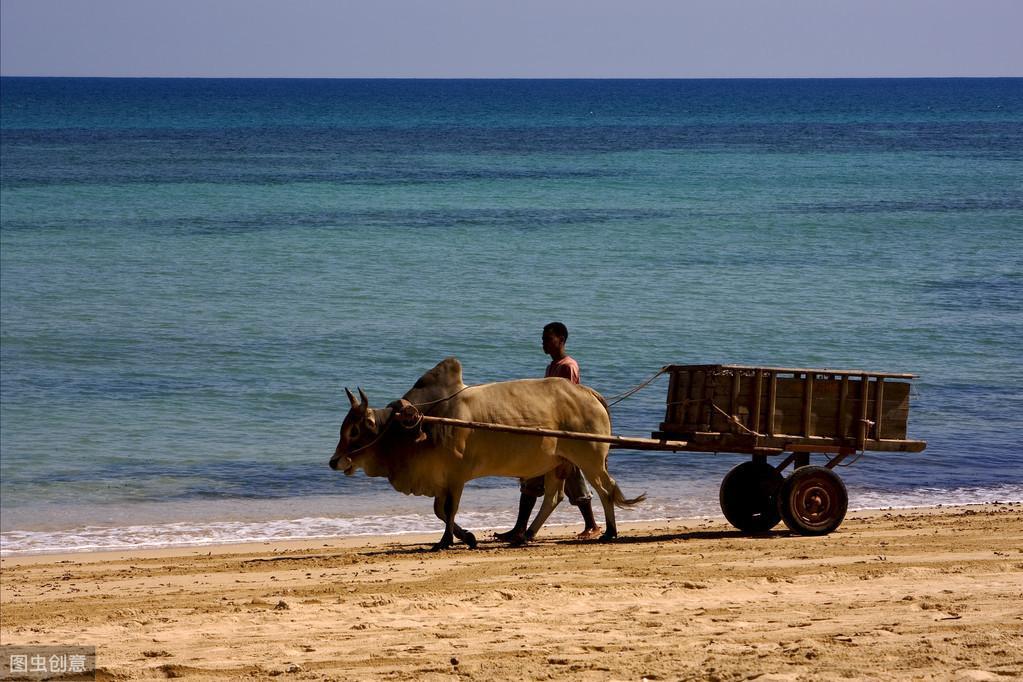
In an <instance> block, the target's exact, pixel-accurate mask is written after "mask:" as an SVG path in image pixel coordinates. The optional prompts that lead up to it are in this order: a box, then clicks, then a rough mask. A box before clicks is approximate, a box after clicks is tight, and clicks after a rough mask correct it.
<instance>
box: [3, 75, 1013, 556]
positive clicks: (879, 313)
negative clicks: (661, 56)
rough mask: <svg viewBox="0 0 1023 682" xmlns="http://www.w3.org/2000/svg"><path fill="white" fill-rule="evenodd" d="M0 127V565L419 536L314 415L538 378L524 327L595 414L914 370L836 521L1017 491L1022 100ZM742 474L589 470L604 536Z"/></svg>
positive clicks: (339, 86)
mask: <svg viewBox="0 0 1023 682" xmlns="http://www.w3.org/2000/svg"><path fill="white" fill-rule="evenodd" d="M0 125H2V128H0V133H2V137H0V154H2V157H0V158H2V164H0V180H2V185H0V219H2V224H0V249H2V250H0V258H2V261H0V265H2V269H0V283H2V309H0V361H2V362H0V432H2V438H0V473H2V483H0V493H2V495H0V506H2V512H3V513H2V522H0V525H2V528H0V530H2V532H3V535H2V538H3V551H4V552H5V553H6V552H24V551H43V550H57V549H77V548H90V547H117V546H157V545H165V544H175V543H183V542H188V543H203V542H215V541H231V540H243V539H258V538H265V537H304V536H316V535H345V534H353V533H368V532H374V533H378V532H401V531H416V530H428V531H433V530H437V521H436V520H435V519H434V518H433V516H432V506H431V504H430V502H429V501H428V500H425V499H422V498H407V497H404V496H401V495H399V494H398V493H396V492H394V491H392V490H391V489H390V487H389V486H388V484H387V482H386V481H385V480H382V479H376V480H371V479H367V478H365V477H363V476H362V475H359V476H358V477H355V478H345V477H343V476H341V475H340V474H338V473H337V472H333V471H331V470H329V469H328V468H327V459H328V458H329V456H330V454H331V453H332V451H333V448H334V445H335V439H336V434H337V427H338V425H339V423H340V420H341V417H342V416H343V412H344V409H345V408H346V406H347V401H346V399H345V398H344V391H343V388H344V387H345V386H351V387H354V386H357V385H358V386H362V387H363V389H364V390H366V392H367V393H368V394H369V396H370V399H371V402H372V403H375V404H384V403H386V402H389V401H390V400H392V399H394V398H396V397H398V396H399V395H400V394H401V393H403V392H404V391H405V390H407V388H409V387H410V386H411V384H412V383H413V382H414V381H415V379H416V378H417V377H418V376H419V375H420V374H421V373H422V372H423V371H425V370H426V369H428V368H429V367H431V366H432V365H433V364H434V363H436V362H437V361H439V360H440V359H442V358H443V357H445V356H447V355H455V356H457V357H459V358H460V359H461V361H462V363H463V366H464V369H465V375H466V381H467V382H468V383H480V382H486V381H495V380H503V379H511V378H518V377H523V376H537V375H540V374H541V373H542V371H543V368H544V366H545V364H546V357H545V356H544V355H543V353H542V351H541V350H540V342H539V341H540V330H541V328H542V326H543V325H544V324H545V323H546V322H549V321H551V320H554V319H560V320H562V321H564V322H565V323H566V324H567V325H568V327H569V329H570V332H571V334H570V338H569V351H570V352H571V353H572V355H573V356H574V357H576V358H577V359H578V360H579V362H580V364H581V366H582V372H583V381H584V382H585V383H588V384H590V385H592V386H594V387H595V388H597V389H598V390H600V391H602V392H604V393H605V394H608V395H610V394H616V393H619V392H621V391H624V390H626V389H628V388H630V387H632V386H634V385H635V384H637V383H639V382H640V381H642V380H643V379H645V378H646V377H648V376H649V375H651V374H652V373H654V372H655V371H656V370H657V369H658V368H659V367H660V366H661V365H663V364H666V363H711V362H725V363H746V364H772V365H790V366H791V365H795V366H821V367H837V368H860V369H866V370H874V371H893V372H903V371H905V372H913V373H916V374H918V375H920V378H919V379H918V380H917V381H916V382H915V389H914V394H913V398H912V400H913V406H912V412H911V419H910V434H911V436H912V437H915V438H919V439H923V440H927V441H928V443H929V447H928V449H927V450H926V451H925V452H924V453H921V454H918V455H906V454H883V453H868V454H867V455H866V456H864V457H863V458H862V459H861V460H859V461H858V462H857V463H856V464H855V465H854V466H851V467H848V468H845V469H843V470H842V476H843V478H844V480H845V481H846V483H847V485H848V487H849V492H850V500H851V505H852V506H854V507H880V506H889V505H896V506H902V505H910V504H938V503H943V504H944V503H957V502H966V501H992V500H1003V501H1007V500H1014V501H1020V500H1023V459H1021V457H1020V454H1019V445H1018V441H1019V438H1020V435H1021V434H1023V417H1021V415H1023V392H1021V389H1020V386H1021V384H1023V381H1021V380H1023V363H1021V359H1023V343H1021V341H1020V339H1021V334H1023V267H1021V260H1023V234H1021V230H1023V80H1020V79H998V80H985V79H970V80H955V79H953V80H849V81H846V80H834V81H828V80H822V81H816V80H811V81H305V80H297V81H289V80H273V81H259V80H256V81H251V80H223V81H220V80H189V79H182V80H159V79H154V80H118V79H12V78H4V79H2V83H0ZM665 390H666V381H664V380H663V379H662V380H659V381H658V382H655V383H654V384H653V385H652V386H651V387H650V388H648V389H646V390H645V391H643V392H641V393H639V394H637V395H636V396H635V397H634V398H632V399H630V400H628V401H626V402H623V403H621V404H619V405H618V406H616V408H615V412H614V419H615V431H616V432H617V433H622V434H628V435H648V433H649V432H650V431H651V430H653V429H655V428H657V425H658V423H659V422H660V420H661V417H662V415H663V409H664V408H663V403H664V395H665ZM739 461H741V460H740V459H738V458H736V457H734V456H720V457H714V456H705V455H693V454H687V455H674V454H670V453H668V454H657V453H632V452H621V451H615V452H613V453H612V460H611V470H612V473H613V474H614V475H615V476H616V478H618V479H619V481H620V483H621V484H622V488H623V490H625V492H626V493H627V494H629V495H632V494H635V493H638V492H641V491H643V490H646V491H648V493H649V494H650V502H649V503H648V504H646V505H644V506H643V507H641V508H639V509H637V510H636V511H634V512H631V513H623V515H622V516H623V519H624V520H630V519H639V518H665V517H690V516H699V515H716V514H717V513H718V511H717V501H716V499H717V492H716V490H717V485H718V484H719V482H720V480H721V477H722V476H723V474H724V472H726V471H727V470H728V468H729V467H730V466H733V465H734V464H736V463H738V462H739ZM516 497H517V491H516V487H515V485H514V483H513V482H511V481H501V480H489V479H488V480H485V481H481V482H479V483H478V484H476V485H475V486H474V487H473V488H472V489H471V490H470V491H469V492H468V494H467V499H466V501H465V503H464V504H463V506H462V509H463V511H462V512H461V517H463V518H462V521H464V525H466V526H468V527H494V526H499V525H504V524H506V523H510V521H511V518H512V514H513V509H514V506H515V499H516ZM554 521H555V522H559V523H576V522H577V521H578V517H577V513H576V512H575V510H574V509H572V508H570V507H568V506H567V505H566V509H562V510H559V512H558V513H557V515H556V517H555V519H554Z"/></svg>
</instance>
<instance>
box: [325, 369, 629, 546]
mask: <svg viewBox="0 0 1023 682" xmlns="http://www.w3.org/2000/svg"><path fill="white" fill-rule="evenodd" d="M345 392H346V393H347V394H348V400H349V402H350V403H351V409H350V410H349V411H348V414H347V415H346V416H345V418H344V421H343V422H342V424H341V434H340V440H339V441H338V444H337V448H335V450H334V456H333V457H331V459H330V466H331V468H332V469H335V470H341V471H343V472H344V473H345V475H348V476H351V475H352V474H354V473H355V471H356V470H357V469H362V470H363V471H364V472H365V473H366V475H367V476H386V477H387V480H388V481H390V483H391V485H392V486H393V487H394V489H395V490H397V491H399V492H403V493H405V494H406V495H410V494H411V495H426V496H429V497H433V498H434V502H433V510H434V513H435V514H436V515H437V517H438V518H439V519H441V520H442V521H444V524H445V526H444V535H443V536H442V537H441V539H440V541H439V542H438V543H437V544H435V545H434V546H433V549H435V550H438V549H446V548H447V547H450V546H451V544H452V542H453V538H455V537H457V538H458V539H460V540H462V541H463V542H465V543H466V544H467V545H469V547H475V546H476V538H475V536H473V534H472V533H470V532H469V531H467V530H465V529H463V528H461V527H460V526H458V524H456V523H455V514H456V513H457V512H458V503H459V500H460V499H461V497H462V489H463V488H464V487H465V484H466V482H468V481H471V480H472V479H474V478H482V477H484V476H514V477H518V478H531V477H534V476H540V475H544V499H543V504H541V506H540V511H539V512H538V513H537V516H536V519H535V520H534V521H533V523H532V525H530V527H529V529H528V531H527V534H526V538H520V539H519V542H518V543H516V544H520V543H521V542H524V541H525V540H526V539H528V538H532V537H534V536H535V535H536V533H537V531H539V530H540V528H541V527H542V526H543V524H544V522H545V521H546V520H547V517H548V516H550V514H551V512H552V511H554V508H555V507H556V506H557V505H558V503H559V502H561V500H562V498H563V497H564V494H563V492H562V488H563V483H564V480H563V475H560V474H559V473H558V469H559V468H561V469H564V466H561V467H559V465H564V464H565V463H566V462H570V463H572V464H574V465H576V466H577V467H579V468H580V469H581V470H582V472H583V475H584V476H585V477H586V480H588V481H589V482H590V485H591V486H593V489H594V490H596V491H597V494H598V495H599V496H600V501H601V503H602V504H603V506H604V517H605V523H606V527H607V530H606V531H605V532H604V535H603V536H602V537H601V540H603V541H609V540H612V539H614V538H615V537H616V536H617V535H618V529H617V526H616V524H615V512H614V508H615V506H619V507H630V506H632V505H634V504H637V503H639V502H641V501H643V500H644V499H645V497H646V496H645V495H640V496H639V497H636V498H634V499H631V500H630V499H626V498H625V496H624V495H623V494H622V491H621V490H620V489H619V488H618V484H617V483H615V480H614V479H613V478H611V475H610V474H608V472H607V452H608V445H607V443H595V442H591V441H584V440H568V439H558V438H553V437H547V436H530V435H520V434H510V433H501V432H496V431H486V430H482V429H468V428H462V427H455V426H448V425H440V424H432V425H428V426H426V427H425V433H424V432H423V431H422V430H420V429H406V428H403V425H402V424H401V423H400V420H399V419H397V418H396V415H397V414H398V409H399V407H400V406H401V405H404V403H402V402H401V401H395V402H394V403H391V404H390V405H388V406H387V407H384V408H378V409H372V408H370V406H369V399H368V398H367V397H366V394H365V393H364V392H363V391H362V389H361V388H360V389H359V396H360V399H356V397H355V396H354V395H353V394H352V392H351V391H349V390H348V389H345ZM403 400H405V401H408V402H409V403H412V404H413V405H416V406H417V407H420V408H422V411H423V412H424V413H425V414H430V415H433V416H439V417H448V418H454V419H464V420H471V421H479V422H488V423H495V424H509V425H512V426H529V427H539V428H546V429H557V430H564V431H580V432H585V433H593V434H600V435H608V434H610V433H611V418H610V414H609V412H608V408H607V403H606V402H604V399H603V398H602V397H601V396H600V394H599V393H597V392H596V391H594V390H593V389H591V388H587V387H586V386H580V385H576V384H573V383H572V382H570V381H566V380H564V379H560V378H553V379H523V380H519V381H506V382H499V383H492V384H483V385H479V386H466V385H465V384H463V383H462V366H461V364H459V362H458V360H456V359H455V358H447V359H446V360H444V361H442V362H440V363H439V364H438V365H437V366H436V367H434V368H433V369H431V370H430V371H429V372H427V373H426V374H424V375H423V376H422V377H420V379H419V381H417V382H416V384H415V386H414V387H413V388H412V389H411V390H410V391H408V392H407V393H406V394H405V395H404V396H403Z"/></svg>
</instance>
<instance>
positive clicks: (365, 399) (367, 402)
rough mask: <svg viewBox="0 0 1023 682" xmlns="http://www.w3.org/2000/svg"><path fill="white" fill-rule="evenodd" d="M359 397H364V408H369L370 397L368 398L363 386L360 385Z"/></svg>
mask: <svg viewBox="0 0 1023 682" xmlns="http://www.w3.org/2000/svg"><path fill="white" fill-rule="evenodd" d="M359 397H360V398H362V409H364V410H366V409H369V398H367V397H366V394H365V393H363V392H362V387H361V386H359Z"/></svg>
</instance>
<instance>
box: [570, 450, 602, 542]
mask: <svg viewBox="0 0 1023 682" xmlns="http://www.w3.org/2000/svg"><path fill="white" fill-rule="evenodd" d="M565 494H566V495H568V501H569V502H571V503H572V504H574V505H575V506H577V507H579V513H580V514H582V517H583V522H584V523H585V524H586V527H585V528H583V532H581V533H579V535H577V536H576V537H577V538H579V539H580V540H589V539H591V538H595V537H597V536H598V535H600V531H601V530H603V529H602V528H601V527H600V526H598V525H597V520H596V519H595V518H593V503H592V501H591V497H590V489H589V488H588V487H586V480H585V479H584V478H583V472H582V471H580V470H579V467H572V473H570V474H569V475H568V478H566V479H565Z"/></svg>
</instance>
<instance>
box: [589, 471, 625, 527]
mask: <svg viewBox="0 0 1023 682" xmlns="http://www.w3.org/2000/svg"><path fill="white" fill-rule="evenodd" d="M579 468H580V469H582V472H583V476H585V477H586V480H587V481H589V483H590V485H591V486H593V489H594V490H596V491H597V495H598V496H599V497H600V504H601V505H602V506H603V507H604V534H603V535H601V536H600V540H601V542H610V541H611V540H614V539H615V538H616V537H618V524H617V522H616V521H615V504H614V494H615V491H616V490H618V484H617V483H615V480H614V479H613V478H611V474H609V473H607V468H606V467H605V466H601V467H599V468H593V467H590V468H587V467H586V466H580V467H579ZM619 494H620V493H619Z"/></svg>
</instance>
